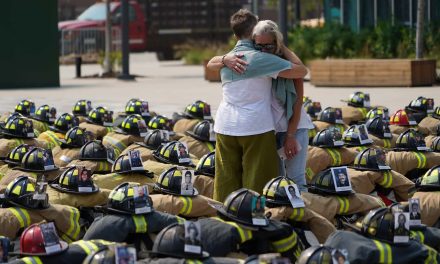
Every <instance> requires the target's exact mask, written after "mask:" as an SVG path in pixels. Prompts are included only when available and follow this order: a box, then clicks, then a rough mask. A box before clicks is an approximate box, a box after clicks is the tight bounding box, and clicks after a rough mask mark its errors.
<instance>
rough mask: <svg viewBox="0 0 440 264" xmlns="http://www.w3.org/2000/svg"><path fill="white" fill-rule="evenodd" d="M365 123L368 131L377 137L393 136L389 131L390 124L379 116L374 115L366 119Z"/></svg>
mask: <svg viewBox="0 0 440 264" xmlns="http://www.w3.org/2000/svg"><path fill="white" fill-rule="evenodd" d="M365 125H366V126H367V129H368V132H369V133H370V134H373V135H375V136H376V137H378V138H392V137H393V135H391V132H390V126H389V125H388V123H387V122H385V121H384V120H383V118H382V117H381V116H376V117H374V118H372V119H368V120H367V123H366V124H365Z"/></svg>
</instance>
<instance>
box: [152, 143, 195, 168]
mask: <svg viewBox="0 0 440 264" xmlns="http://www.w3.org/2000/svg"><path fill="white" fill-rule="evenodd" d="M153 156H154V158H156V159H157V160H158V161H160V162H163V163H168V164H175V165H186V166H188V165H192V161H191V158H190V156H189V153H188V148H187V147H186V146H185V144H183V143H182V142H179V141H171V142H168V143H166V144H165V145H162V146H160V147H159V148H157V149H156V150H155V151H154V152H153Z"/></svg>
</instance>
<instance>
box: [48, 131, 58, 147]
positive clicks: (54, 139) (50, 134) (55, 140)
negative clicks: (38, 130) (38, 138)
mask: <svg viewBox="0 0 440 264" xmlns="http://www.w3.org/2000/svg"><path fill="white" fill-rule="evenodd" d="M46 133H47V136H48V137H49V140H50V141H49V143H51V144H53V145H54V147H55V146H60V145H61V142H60V141H59V139H58V137H57V135H55V133H53V132H52V131H46Z"/></svg>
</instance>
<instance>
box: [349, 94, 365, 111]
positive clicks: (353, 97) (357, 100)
mask: <svg viewBox="0 0 440 264" xmlns="http://www.w3.org/2000/svg"><path fill="white" fill-rule="evenodd" d="M347 103H348V105H349V106H353V107H370V95H369V94H367V93H363V92H354V93H353V94H350V97H349V99H348V102H347Z"/></svg>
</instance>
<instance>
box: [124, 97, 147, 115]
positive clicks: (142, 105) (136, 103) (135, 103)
mask: <svg viewBox="0 0 440 264" xmlns="http://www.w3.org/2000/svg"><path fill="white" fill-rule="evenodd" d="M125 113H126V114H127V115H132V114H138V115H140V116H142V117H149V116H150V109H149V106H148V102H147V101H146V100H141V99H138V98H133V99H130V100H129V101H128V102H127V104H126V105H125Z"/></svg>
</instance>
